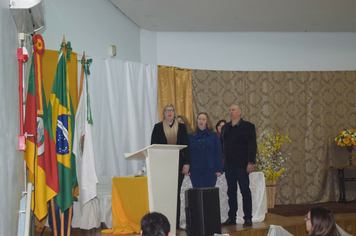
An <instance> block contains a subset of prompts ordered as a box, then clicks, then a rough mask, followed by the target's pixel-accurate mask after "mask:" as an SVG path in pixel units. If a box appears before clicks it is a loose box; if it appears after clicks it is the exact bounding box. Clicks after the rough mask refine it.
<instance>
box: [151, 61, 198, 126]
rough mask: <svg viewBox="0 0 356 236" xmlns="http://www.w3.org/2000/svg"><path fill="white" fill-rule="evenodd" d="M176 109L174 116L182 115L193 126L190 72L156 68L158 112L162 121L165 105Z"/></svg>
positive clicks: (163, 67) (179, 69)
mask: <svg viewBox="0 0 356 236" xmlns="http://www.w3.org/2000/svg"><path fill="white" fill-rule="evenodd" d="M169 103H171V104H173V105H174V106H175V108H176V111H177V114H176V116H179V115H183V116H185V117H187V118H188V120H189V122H190V123H191V124H193V96H192V72H191V70H189V69H181V68H177V67H171V66H158V112H159V118H160V120H162V119H163V117H162V116H163V108H164V106H165V105H167V104H169Z"/></svg>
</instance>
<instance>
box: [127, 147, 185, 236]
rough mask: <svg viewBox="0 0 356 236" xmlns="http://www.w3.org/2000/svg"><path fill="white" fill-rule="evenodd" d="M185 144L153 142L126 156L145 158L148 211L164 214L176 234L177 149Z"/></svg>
mask: <svg viewBox="0 0 356 236" xmlns="http://www.w3.org/2000/svg"><path fill="white" fill-rule="evenodd" d="M185 147H187V146H186V145H166V144H153V145H151V146H148V147H146V148H144V149H141V150H140V151H137V152H135V153H132V154H125V157H126V158H140V159H142V158H145V159H146V165H147V185H148V201H149V207H150V212H153V211H156V212H161V213H162V214H164V215H165V216H166V217H167V218H168V220H169V223H170V224H171V234H172V235H176V218H177V195H178V194H177V188H178V165H179V150H180V149H183V148H185Z"/></svg>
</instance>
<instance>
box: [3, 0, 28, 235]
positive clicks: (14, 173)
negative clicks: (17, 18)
mask: <svg viewBox="0 0 356 236" xmlns="http://www.w3.org/2000/svg"><path fill="white" fill-rule="evenodd" d="M0 11H1V14H0V31H1V32H2V33H1V34H0V111H1V112H0V130H1V137H0V150H1V151H0V193H1V194H0V212H1V213H2V214H1V215H0V235H16V234H17V221H18V217H19V206H20V199H21V197H22V191H23V190H24V171H23V170H24V167H23V154H22V152H20V151H18V136H19V134H20V121H19V92H18V91H19V74H18V61H17V47H18V41H17V28H16V26H15V23H14V20H13V19H12V15H11V13H10V10H9V1H8V0H0Z"/></svg>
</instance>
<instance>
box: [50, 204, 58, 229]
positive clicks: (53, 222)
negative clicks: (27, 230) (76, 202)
mask: <svg viewBox="0 0 356 236" xmlns="http://www.w3.org/2000/svg"><path fill="white" fill-rule="evenodd" d="M51 209H52V224H53V231H54V236H57V221H56V212H55V209H54V200H53V198H51Z"/></svg>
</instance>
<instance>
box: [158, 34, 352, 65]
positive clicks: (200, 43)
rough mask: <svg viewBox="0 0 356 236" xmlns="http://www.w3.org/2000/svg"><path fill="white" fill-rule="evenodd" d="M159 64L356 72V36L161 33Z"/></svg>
mask: <svg viewBox="0 0 356 236" xmlns="http://www.w3.org/2000/svg"><path fill="white" fill-rule="evenodd" d="M157 64H159V65H168V66H177V67H182V68H191V69H202V70H235V71H319V70H355V69H356V33H326V32H325V33H322V32H319V33H314V32H231V33H227V32H225V33H208V32H157Z"/></svg>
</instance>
